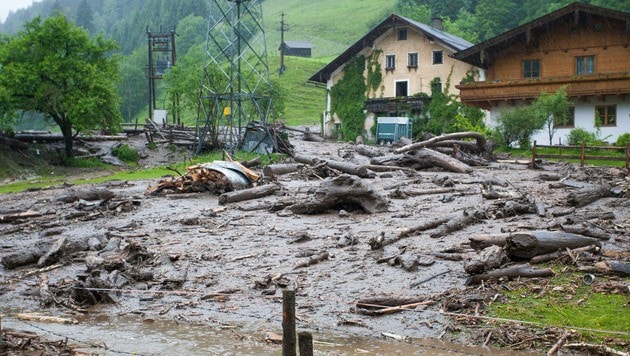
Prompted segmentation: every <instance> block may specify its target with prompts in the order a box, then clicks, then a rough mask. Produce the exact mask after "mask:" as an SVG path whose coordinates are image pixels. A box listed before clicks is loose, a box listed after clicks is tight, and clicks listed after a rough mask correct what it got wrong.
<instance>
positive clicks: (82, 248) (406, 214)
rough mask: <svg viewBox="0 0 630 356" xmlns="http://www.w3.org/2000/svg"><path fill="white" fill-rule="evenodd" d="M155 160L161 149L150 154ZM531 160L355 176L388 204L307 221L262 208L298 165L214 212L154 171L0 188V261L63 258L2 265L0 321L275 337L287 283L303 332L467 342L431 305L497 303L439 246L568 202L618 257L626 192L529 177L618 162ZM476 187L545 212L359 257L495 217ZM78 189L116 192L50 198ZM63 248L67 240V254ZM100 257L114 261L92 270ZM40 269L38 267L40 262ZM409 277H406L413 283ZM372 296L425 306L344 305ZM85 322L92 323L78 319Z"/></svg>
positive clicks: (453, 246) (337, 151)
mask: <svg viewBox="0 0 630 356" xmlns="http://www.w3.org/2000/svg"><path fill="white" fill-rule="evenodd" d="M292 143H293V144H294V145H295V146H296V148H295V150H296V153H298V154H308V155H315V156H318V157H321V158H325V159H339V160H341V159H342V158H341V157H340V156H344V157H345V158H348V157H349V156H353V157H354V158H353V159H354V160H355V161H356V162H358V163H362V162H365V160H366V158H365V157H360V156H359V155H356V154H353V149H352V147H353V146H352V145H348V144H341V143H330V142H326V143H314V142H305V141H301V140H300V139H299V137H293V139H292ZM164 154H168V153H167V152H166V151H164ZM159 161H162V162H165V161H168V158H165V157H161V158H160V157H158V159H156V162H159ZM541 167H542V170H541V169H538V170H533V169H529V168H528V167H527V165H525V164H520V163H516V162H510V161H509V160H508V161H501V162H500V163H499V162H493V163H491V164H490V165H488V166H483V167H475V168H474V170H473V172H472V173H470V174H455V173H449V172H444V171H441V170H439V169H434V170H428V171H417V172H415V173H413V174H410V173H408V172H404V171H397V172H387V173H378V174H377V176H376V177H375V178H373V179H363V182H364V184H366V185H369V186H371V187H372V188H373V191H374V192H376V193H377V194H380V195H382V196H383V197H386V199H387V202H388V210H387V211H386V212H381V213H374V214H368V213H365V212H363V211H360V210H354V209H353V207H352V206H347V207H343V208H345V209H342V208H338V209H331V210H329V211H327V212H326V213H322V214H315V215H302V214H294V213H291V212H290V211H287V210H277V211H276V210H275V209H261V204H266V205H267V206H268V207H272V206H273V205H274V203H276V202H278V201H286V200H287V199H294V200H295V201H299V200H301V199H306V198H307V197H309V196H310V195H309V194H310V193H309V192H311V191H312V190H313V189H316V188H317V187H319V186H320V184H321V183H322V181H323V179H318V178H317V177H314V176H312V175H310V176H309V175H306V174H305V173H304V172H301V173H293V174H288V175H283V176H280V177H278V178H277V180H276V181H277V183H278V184H279V185H280V186H281V190H280V191H279V192H278V193H276V194H275V195H272V196H269V197H265V198H260V199H257V200H253V201H246V202H240V203H232V204H227V205H219V203H218V196H217V195H213V194H209V193H189V194H169V195H155V196H146V195H145V192H146V191H147V188H148V187H150V186H152V185H155V184H156V183H157V180H149V181H133V182H109V183H104V184H100V185H95V186H76V187H73V186H64V187H56V188H50V189H44V190H34V191H28V192H23V193H17V194H7V195H2V196H0V216H4V217H7V216H12V217H15V216H16V214H19V213H25V216H24V217H23V218H16V219H12V221H10V222H6V223H1V224H0V242H1V245H0V257H1V258H3V259H5V258H7V256H15V254H16V253H20V252H24V253H26V251H29V250H37V249H39V250H40V251H42V250H45V251H47V252H50V246H52V245H53V243H55V242H57V241H60V239H63V238H65V241H66V243H65V247H64V248H65V249H64V251H63V252H60V253H58V254H57V255H54V254H53V255H52V256H48V257H47V258H49V259H48V261H49V262H44V263H42V259H41V256H37V257H33V261H32V263H30V264H27V265H26V266H21V267H17V268H11V269H9V268H6V266H3V267H0V278H1V279H0V282H1V284H0V301H1V303H2V306H3V310H2V313H3V314H4V315H5V320H7V318H8V319H9V320H11V318H13V316H14V315H15V314H16V313H18V312H39V313H42V314H44V315H49V316H56V317H62V318H75V319H80V320H85V316H84V315H86V314H87V315H90V316H94V315H107V316H108V317H128V316H130V315H132V316H134V317H135V318H137V319H140V320H145V321H151V322H152V321H153V320H171V321H177V322H178V323H180V324H184V325H186V324H190V325H208V326H212V327H216V326H217V325H230V326H238V327H239V328H244V329H246V330H250V331H252V332H264V331H267V330H270V331H271V330H273V331H275V332H276V333H278V332H280V333H281V331H279V330H280V327H281V320H282V310H281V308H282V288H290V289H294V290H296V294H297V297H296V302H297V319H298V328H300V329H308V330H312V331H313V333H314V337H315V339H317V335H318V333H321V334H340V335H344V334H347V335H354V336H365V337H368V338H369V337H375V338H379V337H381V336H382V335H383V333H386V334H393V335H398V336H401V337H403V338H411V339H413V340H416V339H426V338H441V339H442V340H447V341H448V340H450V341H456V342H461V343H471V344H472V343H474V344H476V345H481V344H482V343H483V341H479V340H474V339H472V338H468V337H467V336H466V334H465V333H464V334H461V333H459V332H455V331H457V327H456V326H454V325H456V324H457V323H456V320H455V319H453V318H452V317H450V316H447V315H445V314H443V312H444V311H451V312H455V313H459V312H467V311H470V309H467V308H471V307H472V308H473V310H474V305H476V304H480V305H482V306H483V305H484V303H487V302H489V301H488V300H485V301H484V299H483V298H484V297H485V295H486V294H490V295H489V296H488V298H490V299H492V298H494V300H497V298H499V300H500V298H501V297H500V295H498V294H500V293H501V288H496V289H489V290H490V292H487V291H486V290H485V289H484V288H483V287H468V288H466V287H465V286H464V283H465V281H466V279H467V278H468V277H469V275H468V274H467V273H466V272H465V271H464V269H463V264H464V262H463V261H454V260H450V259H445V258H441V257H440V256H441V255H440V253H445V252H456V253H473V251H472V250H471V249H470V247H469V246H468V245H467V243H468V238H469V237H471V236H473V235H485V234H499V233H505V232H513V231H523V230H525V231H527V230H544V229H552V230H557V229H558V226H559V224H562V223H563V221H564V220H562V219H564V217H565V216H566V213H567V212H568V211H570V212H571V216H585V215H587V213H588V214H591V215H598V214H603V213H611V212H612V213H613V215H614V217H613V218H612V219H610V218H608V219H606V220H599V219H598V218H597V217H595V218H592V219H593V220H592V222H593V223H594V224H597V225H598V226H600V227H602V228H603V229H604V230H605V231H606V232H607V233H608V234H610V236H611V239H609V240H607V241H602V246H603V248H606V249H611V250H617V251H628V250H630V241H629V240H628V236H629V235H630V223H629V222H630V201H629V199H627V198H617V197H611V198H603V199H599V200H597V201H596V202H594V203H592V204H589V205H587V206H586V207H581V208H571V207H570V206H568V205H567V196H568V195H569V194H570V193H571V192H574V191H576V189H577V188H573V187H570V186H564V187H562V188H551V187H550V185H551V182H550V181H548V180H543V179H540V176H541V174H543V173H554V174H559V175H560V176H561V177H562V178H564V179H565V180H571V181H573V182H582V183H584V184H592V185H596V184H611V183H613V182H616V183H619V184H622V185H623V184H627V182H628V178H627V174H626V172H625V171H624V170H620V169H602V168H584V169H580V168H579V167H576V166H575V165H572V164H552V163H548V162H543V163H542V165H541ZM254 169H255V168H254ZM255 170H256V169H255ZM489 180H493V181H498V182H504V183H505V184H503V185H498V186H497V187H496V189H497V190H498V191H500V192H501V193H505V194H506V196H513V197H518V196H520V197H523V196H527V197H530V198H531V199H532V201H533V200H534V199H535V200H536V201H537V202H539V203H540V204H543V205H544V206H545V207H546V208H547V210H546V214H545V215H544V216H539V215H537V214H535V213H529V214H518V215H514V216H508V217H502V216H500V215H499V216H491V214H488V215H487V216H486V217H485V218H484V219H483V220H482V221H478V222H476V223H474V224H472V225H470V226H468V227H466V228H463V229H461V230H457V231H454V232H452V233H449V234H447V235H446V236H443V237H440V238H432V237H431V233H432V230H427V231H424V232H421V233H418V234H414V235H412V236H409V237H407V238H403V239H401V240H400V241H398V242H396V243H394V244H391V245H388V246H385V248H383V249H380V250H372V249H371V247H370V245H369V244H368V242H369V241H370V240H371V239H375V238H378V237H385V238H387V237H392V236H396V235H398V234H399V232H400V230H401V229H404V228H409V227H413V226H416V225H418V224H421V223H423V222H427V221H430V220H434V219H436V218H441V217H445V216H456V215H458V214H463V213H464V211H470V210H471V209H485V210H487V211H493V207H496V206H497V204H500V201H501V199H499V200H488V199H485V198H484V197H482V195H481V194H480V183H481V182H483V181H489ZM445 181H449V182H452V186H450V188H452V190H450V191H448V192H446V193H440V194H423V195H417V196H413V195H409V196H406V197H402V196H400V191H401V190H405V189H407V190H408V191H428V190H432V189H443V188H444V182H445ZM625 187H627V185H626V186H625ZM86 189H105V190H108V191H110V192H112V193H113V194H114V196H113V197H108V198H104V199H100V200H99V199H97V200H85V199H79V200H74V199H63V197H68V196H72V194H73V192H75V193H76V192H77V191H84V190H86ZM396 192H398V193H396ZM28 212H30V213H31V214H30V215H29V214H27V213H28ZM73 244H76V245H77V246H79V247H68V246H74V245H73ZM323 252H327V253H328V258H327V259H324V260H322V261H319V262H317V263H313V264H310V265H307V266H304V267H297V268H296V266H298V265H299V264H304V262H305V261H308V259H309V257H312V256H317V255H321V254H322V253H323ZM396 255H407V256H408V255H411V256H415V257H416V258H417V262H418V265H417V267H416V268H412V270H411V271H408V270H405V269H403V268H401V267H400V265H399V264H397V263H396V262H397V261H398V260H397V259H389V260H387V261H384V260H386V259H385V257H388V256H396ZM98 258H100V259H105V260H107V259H108V258H110V259H111V260H112V261H114V260H115V261H114V262H115V263H114V262H112V264H113V266H112V265H108V268H105V269H103V268H102V266H103V264H102V263H103V261H102V260H98ZM95 259H97V260H98V261H96V262H95V261H94V260H95ZM38 261H39V266H38ZM381 261H384V262H382V263H379V262H381ZM388 262H389V263H388ZM99 263H101V264H99ZM116 263H117V264H116ZM51 266H52V267H51ZM94 266H98V267H100V268H95V267H94ZM45 267H48V269H46V270H40V269H41V268H45ZM42 276H44V277H45V278H47V283H46V285H47V286H48V289H49V290H48V291H45V292H46V294H45V295H44V297H48V296H52V297H51V298H48V299H47V300H46V304H47V305H46V306H42V305H41V303H42V293H41V291H40V286H41V285H42V284H41V283H42ZM94 281H96V282H94ZM625 281H626V282H627V279H625ZM414 282H418V283H419V285H418V286H415V287H412V286H413V285H414ZM420 282H421V283H420ZM88 283H97V284H98V283H100V284H98V285H100V286H101V287H102V290H98V289H92V290H89V291H86V290H83V289H82V288H83V287H85V286H86V285H88ZM94 285H95V284H90V286H91V287H92V288H93V287H94ZM88 292H90V293H91V294H90V293H88ZM81 294H82V295H81ZM86 294H87V295H86ZM471 294H474V295H475V296H476V297H478V296H479V295H481V298H482V299H481V300H479V299H475V303H472V304H471V303H469V302H468V301H467V300H468V299H467V296H470V295H471ZM380 295H390V296H393V297H416V298H417V299H418V300H427V301H432V302H435V303H434V304H431V305H429V306H421V307H418V308H415V309H413V310H412V311H404V312H399V313H394V314H391V315H384V316H367V315H364V314H361V313H357V312H356V310H355V303H356V301H357V300H359V299H362V298H368V297H374V296H380ZM469 299H470V298H469ZM78 301H81V302H83V303H79V302H78ZM83 323H85V324H84V327H85V328H89V327H90V324H89V322H83ZM261 341H262V340H261ZM235 342H236V341H235ZM550 342H551V343H552V344H553V341H550ZM263 352H266V351H263ZM270 352H272V353H273V352H278V349H272V351H270ZM470 352H471V353H473V354H474V353H476V352H475V351H470ZM377 353H378V352H377Z"/></svg>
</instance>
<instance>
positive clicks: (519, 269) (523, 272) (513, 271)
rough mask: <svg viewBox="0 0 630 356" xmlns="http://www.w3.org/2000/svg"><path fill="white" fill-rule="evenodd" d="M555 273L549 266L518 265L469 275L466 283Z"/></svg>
mask: <svg viewBox="0 0 630 356" xmlns="http://www.w3.org/2000/svg"><path fill="white" fill-rule="evenodd" d="M553 275H554V273H553V271H552V270H551V269H549V268H547V269H534V268H532V267H531V266H530V265H528V264H525V265H516V266H511V267H507V268H503V269H497V270H494V271H491V272H488V273H484V274H477V275H474V276H471V277H469V278H468V279H467V280H466V282H465V283H464V284H465V285H467V286H470V285H473V284H479V283H481V281H487V280H489V279H494V278H500V277H509V278H514V277H527V278H533V277H552V276H553Z"/></svg>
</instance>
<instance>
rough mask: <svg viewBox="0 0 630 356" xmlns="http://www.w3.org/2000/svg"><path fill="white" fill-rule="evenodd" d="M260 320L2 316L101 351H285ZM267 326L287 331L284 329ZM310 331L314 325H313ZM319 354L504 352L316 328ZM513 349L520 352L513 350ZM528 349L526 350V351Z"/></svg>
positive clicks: (8, 324)
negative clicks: (66, 321) (62, 321)
mask: <svg viewBox="0 0 630 356" xmlns="http://www.w3.org/2000/svg"><path fill="white" fill-rule="evenodd" d="M256 327H261V325H257V326H255V325H250V326H247V327H242V326H239V327H236V326H230V325H216V324H214V325H206V324H201V323H198V324H191V323H188V322H177V321H172V320H159V319H157V320H156V319H144V320H142V318H141V317H135V316H117V317H108V316H103V315H101V316H95V317H88V318H85V319H81V320H80V323H79V324H76V325H59V324H42V323H33V322H24V321H20V320H17V319H13V318H11V317H5V318H3V328H10V329H18V330H24V331H33V332H36V333H38V334H39V335H41V336H42V337H44V338H47V339H49V340H53V341H54V340H65V339H67V340H68V343H69V344H71V345H75V346H78V350H79V351H82V352H85V353H87V354H97V355H280V354H281V353H282V347H281V346H280V345H273V344H269V343H266V342H265V341H264V334H265V332H264V331H260V330H256V329H255V328H256ZM267 330H268V331H271V332H274V333H276V334H280V335H281V334H282V330H280V329H278V330H274V329H272V328H270V329H267ZM309 331H310V330H309ZM311 332H312V333H313V340H314V353H315V355H503V354H504V353H502V352H499V351H494V350H490V349H487V348H480V347H468V346H462V345H456V344H452V343H446V342H442V341H439V340H435V339H408V340H406V341H398V340H392V339H384V338H377V337H372V338H370V337H361V336H351V335H347V334H346V335H341V336H339V335H333V334H331V332H320V331H311ZM510 354H511V355H519V353H514V352H510ZM522 354H523V355H526V353H522Z"/></svg>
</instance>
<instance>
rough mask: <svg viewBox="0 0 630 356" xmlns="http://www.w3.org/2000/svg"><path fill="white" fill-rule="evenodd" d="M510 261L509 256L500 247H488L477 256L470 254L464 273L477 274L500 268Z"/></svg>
mask: <svg viewBox="0 0 630 356" xmlns="http://www.w3.org/2000/svg"><path fill="white" fill-rule="evenodd" d="M507 261H508V256H507V254H506V253H505V251H504V250H503V248H501V247H500V246H490V247H486V248H485V249H483V250H482V251H480V252H479V253H477V254H470V255H469V259H468V260H467V261H466V262H465V263H464V271H466V273H468V274H477V273H482V272H484V271H490V270H493V269H495V268H499V267H500V266H502V265H503V264H505V263H506V262H507Z"/></svg>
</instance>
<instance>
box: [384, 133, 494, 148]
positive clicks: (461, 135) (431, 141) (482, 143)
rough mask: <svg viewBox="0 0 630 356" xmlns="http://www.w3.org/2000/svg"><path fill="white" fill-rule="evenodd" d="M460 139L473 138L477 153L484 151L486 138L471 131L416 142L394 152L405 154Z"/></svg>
mask: <svg viewBox="0 0 630 356" xmlns="http://www.w3.org/2000/svg"><path fill="white" fill-rule="evenodd" d="M461 138H474V139H475V140H477V147H478V148H479V151H480V152H483V151H484V150H485V146H486V138H485V137H484V136H483V135H482V134H480V133H479V132H473V131H471V132H455V133H452V134H447V135H442V136H437V137H433V138H431V139H429V140H426V141H422V142H417V143H413V144H411V145H407V146H403V147H401V148H399V149H397V150H396V151H394V152H396V153H403V152H407V151H411V150H416V149H418V148H424V147H431V146H433V145H435V144H436V143H438V142H440V141H446V140H457V139H461Z"/></svg>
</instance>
